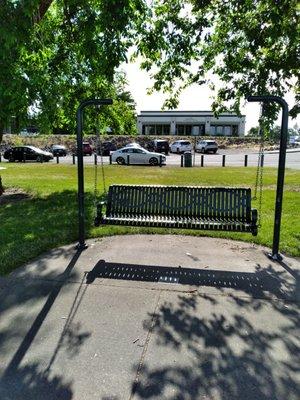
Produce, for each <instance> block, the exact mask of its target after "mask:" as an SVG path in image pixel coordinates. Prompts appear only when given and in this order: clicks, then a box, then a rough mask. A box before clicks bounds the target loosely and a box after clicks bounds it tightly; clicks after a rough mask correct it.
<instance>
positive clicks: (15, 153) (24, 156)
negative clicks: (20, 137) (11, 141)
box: [3, 146, 53, 162]
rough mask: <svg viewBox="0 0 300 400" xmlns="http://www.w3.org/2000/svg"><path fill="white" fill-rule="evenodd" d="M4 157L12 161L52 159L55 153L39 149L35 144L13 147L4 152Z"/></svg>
mask: <svg viewBox="0 0 300 400" xmlns="http://www.w3.org/2000/svg"><path fill="white" fill-rule="evenodd" d="M3 157H4V158H5V159H6V160H8V161H10V162H14V161H25V160H26V161H38V162H43V161H50V160H52V159H53V155H52V154H51V153H49V152H48V151H44V150H41V149H38V148H37V147H34V146H19V147H12V148H11V149H8V150H6V151H5V152H4V154H3Z"/></svg>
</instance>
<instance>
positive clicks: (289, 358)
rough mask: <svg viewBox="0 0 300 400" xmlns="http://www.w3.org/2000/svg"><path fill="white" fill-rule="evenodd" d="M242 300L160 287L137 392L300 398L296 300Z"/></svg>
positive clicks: (186, 399)
mask: <svg viewBox="0 0 300 400" xmlns="http://www.w3.org/2000/svg"><path fill="white" fill-rule="evenodd" d="M237 300H238V299H236V298H234V297H230V296H228V297H222V298H220V297H219V298H218V297H209V296H205V295H201V294H200V295H199V294H189V295H188V294H185V293H181V294H178V293H170V292H169V293H168V292H162V294H161V298H160V301H159V304H158V307H157V309H156V312H155V314H154V315H153V318H154V322H153V324H152V329H151V338H150V339H149V343H148V348H147V352H146V355H145V358H144V360H143V364H142V365H136V368H137V369H138V371H139V372H138V376H139V378H138V379H137V380H136V382H135V383H134V384H133V393H134V396H133V397H132V399H135V400H137V399H161V400H173V399H182V400H192V399H193V400H194V399H205V400H241V399H243V400H267V399H268V400H279V399H280V400H281V399H282V400H283V399H289V400H296V399H299V393H300V392H299V389H300V386H299V383H300V381H299V374H297V373H298V372H299V368H298V367H299V358H298V355H299V354H298V355H297V348H298V349H299V347H298V346H299V344H300V343H299V313H298V310H297V307H296V306H295V304H289V305H285V304H284V303H282V302H278V301H275V302H270V301H264V300H255V301H253V300H248V299H247V300H244V301H243V302H240V301H237ZM148 329H149V326H145V330H148Z"/></svg>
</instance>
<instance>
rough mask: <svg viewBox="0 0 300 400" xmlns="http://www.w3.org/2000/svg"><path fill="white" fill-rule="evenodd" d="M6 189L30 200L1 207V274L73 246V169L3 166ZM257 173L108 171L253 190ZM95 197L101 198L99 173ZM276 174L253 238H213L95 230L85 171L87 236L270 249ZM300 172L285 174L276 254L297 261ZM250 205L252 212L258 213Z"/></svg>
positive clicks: (110, 175)
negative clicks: (226, 242)
mask: <svg viewBox="0 0 300 400" xmlns="http://www.w3.org/2000/svg"><path fill="white" fill-rule="evenodd" d="M2 165H3V166H5V167H6V168H7V169H5V170H3V171H1V175H2V178H3V182H4V185H5V186H7V187H19V188H22V189H24V190H25V191H27V192H29V193H30V194H31V195H32V197H31V198H30V199H27V200H23V201H20V202H17V203H11V204H7V205H3V206H1V207H0V221H1V223H0V273H1V274H6V273H8V272H10V271H11V270H12V269H14V268H16V267H17V266H20V265H22V264H23V263H25V262H26V261H28V260H30V259H33V258H34V257H36V256H37V255H39V254H40V253H42V252H44V251H46V250H49V249H51V248H54V247H57V246H60V245H63V244H66V243H71V242H75V241H76V240H77V197H76V196H77V169H76V166H73V165H62V164H60V165H56V164H35V163H32V164H29V163H28V164H18V163H16V164H2ZM255 172H256V170H255V168H209V167H206V168H190V169H187V168H177V167H163V168H150V167H134V166H130V167H127V166H125V167H119V166H116V165H112V166H106V167H105V174H106V185H107V187H108V186H109V185H110V184H111V183H131V184H134V183H136V184H142V183H143V184H172V185H211V186H245V187H248V186H250V187H252V188H253V187H254V184H255ZM98 175H99V185H98V190H99V194H100V195H101V193H103V185H102V181H101V170H100V168H99V171H98ZM276 176H277V170H276V169H274V168H265V177H264V195H263V208H262V227H261V229H260V231H259V234H258V236H257V237H253V236H252V235H250V234H241V233H227V232H226V233H225V232H221V233H213V232H207V231H204V232H201V231H187V230H184V231H180V230H170V229H153V228H132V227H117V226H105V227H99V228H94V227H93V223H92V221H93V213H94V210H93V188H94V168H93V167H92V166H87V167H85V189H86V192H87V194H86V217H87V218H86V219H87V221H86V232H87V236H88V237H97V236H105V235H115V234H125V233H131V234H132V233H146V232H147V233H153V232H155V233H167V232H168V233H170V232H172V233H174V234H175V233H176V234H178V233H185V234H193V235H208V236H216V237H226V238H232V239H239V240H244V241H250V242H254V243H259V244H263V245H267V246H271V244H272V237H273V219H274V202H275V189H276ZM299 182H300V171H296V170H286V179H285V192H284V203H283V217H282V230H281V244H280V249H281V251H282V252H285V253H287V254H290V255H294V256H299V255H300V246H299V241H300V240H299V239H300V219H299V210H300V190H299ZM257 206H258V205H257V202H253V207H257Z"/></svg>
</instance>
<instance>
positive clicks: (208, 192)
mask: <svg viewBox="0 0 300 400" xmlns="http://www.w3.org/2000/svg"><path fill="white" fill-rule="evenodd" d="M106 213H107V215H114V214H117V215H120V214H122V215H153V216H155V215H165V216H173V217H176V216H178V217H201V218H208V219H217V218H220V219H223V220H238V221H246V222H247V221H250V219H251V189H248V188H220V187H198V186H189V187H187V186H184V187H183V186H182V187H181V186H146V185H112V186H110V188H109V192H108V201H107V210H106Z"/></svg>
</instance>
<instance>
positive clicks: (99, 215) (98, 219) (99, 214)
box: [94, 201, 106, 226]
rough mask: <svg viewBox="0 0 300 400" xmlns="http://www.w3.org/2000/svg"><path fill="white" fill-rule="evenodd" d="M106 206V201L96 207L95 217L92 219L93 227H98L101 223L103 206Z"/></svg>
mask: <svg viewBox="0 0 300 400" xmlns="http://www.w3.org/2000/svg"><path fill="white" fill-rule="evenodd" d="M105 204H106V201H99V203H97V206H96V216H95V219H94V225H95V226H99V225H100V224H101V221H102V215H103V211H102V210H103V206H104V205H105Z"/></svg>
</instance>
